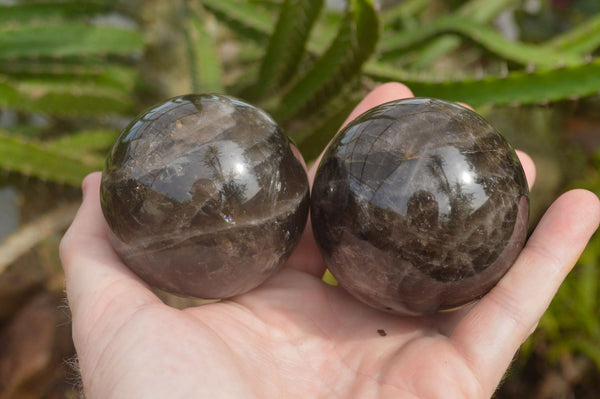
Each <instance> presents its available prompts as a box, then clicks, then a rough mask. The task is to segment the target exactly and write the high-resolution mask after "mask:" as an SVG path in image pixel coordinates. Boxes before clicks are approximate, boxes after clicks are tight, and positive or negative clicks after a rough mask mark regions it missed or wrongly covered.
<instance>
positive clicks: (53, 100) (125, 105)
mask: <svg viewBox="0 0 600 399" xmlns="http://www.w3.org/2000/svg"><path fill="white" fill-rule="evenodd" d="M17 108H19V109H22V110H27V111H36V112H43V113H46V114H51V115H62V116H74V115H76V116H99V115H107V114H113V113H115V114H131V113H132V104H131V102H130V101H129V99H125V98H121V97H120V96H108V95H101V94H91V93H84V94H75V93H64V92H63V93H61V92H49V93H46V94H44V95H42V96H40V97H36V98H33V99H31V100H28V101H26V102H25V103H22V104H19V105H18V106H17Z"/></svg>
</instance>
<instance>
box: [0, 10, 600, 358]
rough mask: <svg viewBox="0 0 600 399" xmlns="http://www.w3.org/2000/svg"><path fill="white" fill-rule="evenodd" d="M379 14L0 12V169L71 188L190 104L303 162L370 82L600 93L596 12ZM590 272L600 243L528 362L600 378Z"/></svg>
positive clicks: (595, 276) (532, 98) (466, 92)
mask: <svg viewBox="0 0 600 399" xmlns="http://www.w3.org/2000/svg"><path fill="white" fill-rule="evenodd" d="M383 3H384V4H385V7H378V6H376V4H375V3H374V0H348V1H347V2H346V7H345V8H344V9H343V10H341V11H339V10H335V9H332V8H329V7H326V2H325V1H324V0H177V1H171V2H169V1H152V0H135V1H129V2H125V1H119V0H107V1H89V0H85V1H84V0H61V1H40V0H36V1H30V0H27V1H25V0H22V1H12V2H3V3H0V4H2V5H0V169H2V170H5V171H8V172H9V173H11V174H15V175H17V176H32V177H35V178H36V179H39V180H42V181H49V182H51V184H54V183H59V184H65V185H68V186H77V185H79V183H80V182H81V179H82V178H83V176H85V174H87V173H89V172H90V171H93V170H98V169H101V168H102V165H103V158H104V154H105V153H106V151H107V150H108V149H109V148H110V146H111V144H112V142H114V140H115V138H116V136H117V135H118V132H119V130H120V129H121V128H122V127H123V126H124V125H125V124H126V123H127V121H128V120H130V119H131V118H132V117H133V116H134V115H135V114H136V113H138V112H139V111H141V110H142V109H143V108H144V107H147V106H150V105H152V104H153V103H154V102H156V101H160V100H163V99H164V98H165V97H171V96H175V95H179V94H183V93H184V92H223V93H227V94H230V95H233V96H237V97H241V98H243V99H245V100H247V101H249V102H251V103H253V104H255V105H257V106H261V107H263V108H265V109H266V110H267V111H269V112H270V113H271V114H272V115H273V116H274V117H275V118H276V119H277V120H278V121H279V122H280V123H281V124H282V125H283V126H284V128H285V129H286V131H287V132H288V134H289V135H290V136H291V137H292V138H293V139H294V140H295V141H296V143H297V144H298V145H299V147H300V148H301V150H302V153H303V154H304V156H305V157H306V158H307V160H312V159H314V158H316V156H317V155H318V154H319V153H320V152H321V150H322V149H323V147H324V146H325V145H326V143H327V142H328V141H329V139H330V138H331V137H332V136H333V135H334V134H335V132H336V131H337V129H338V127H339V126H340V124H341V123H342V122H343V120H344V119H345V118H346V116H347V115H348V113H349V112H350V110H351V109H352V108H353V107H354V106H355V105H356V104H357V102H358V101H359V100H360V99H361V98H362V97H363V96H364V94H365V93H366V92H368V91H369V89H371V88H372V87H374V86H375V85H376V84H378V83H379V82H385V81H401V82H403V83H405V84H407V85H408V86H409V87H410V88H411V89H412V90H413V92H414V93H415V95H417V96H430V97H437V98H443V99H447V100H451V101H461V102H465V103H468V104H470V105H472V106H475V107H481V106H498V105H523V104H527V105H540V104H543V105H547V104H559V105H560V104H564V103H568V102H571V103H573V102H574V101H576V100H577V99H581V98H586V97H590V96H595V95H597V94H598V93H599V92H600V57H598V54H599V51H598V50H599V49H600V6H599V5H598V4H600V3H598V2H597V1H595V0H568V1H567V0H564V1H558V0H554V1H541V0H540V1H524V0H523V1H521V0H468V1H465V0H453V1H441V0H404V1H386V2H383ZM532 8H533V9H532ZM488 109H489V108H488ZM522 134H523V135H526V134H527V132H526V131H525V132H523V133H522ZM586 168H587V169H586V171H587V172H586V173H587V174H586V178H585V179H584V180H583V181H579V182H577V185H578V186H583V187H587V188H588V189H591V190H592V191H594V192H596V193H598V192H600V176H599V173H598V170H599V169H600V156H596V157H595V158H593V161H590V162H589V163H588V164H587V166H586ZM572 184H573V183H572ZM599 263H600V238H598V236H596V237H595V238H594V240H593V241H592V243H591V244H590V245H589V247H588V250H587V251H586V252H585V253H584V255H583V257H582V259H581V261H580V263H579V265H578V266H577V268H576V269H575V272H574V273H573V274H572V276H570V277H569V278H568V280H567V282H566V283H565V285H564V287H563V288H562V289H561V291H560V292H559V294H558V295H557V297H556V299H555V301H554V302H553V304H552V306H551V307H550V309H549V311H548V313H547V314H546V316H545V317H544V319H543V320H542V322H541V324H540V330H539V333H538V334H536V335H535V336H534V337H533V341H530V342H529V343H528V344H527V345H526V346H525V347H524V351H523V353H524V356H528V355H530V354H531V353H533V349H532V350H529V351H528V350H527V348H533V347H534V346H535V343H536V342H541V341H543V342H545V343H548V345H549V346H550V347H551V348H552V349H551V350H548V351H546V352H544V356H547V359H548V361H550V362H552V361H555V360H556V359H557V358H558V357H560V354H561V353H563V352H565V351H575V352H578V353H582V354H584V355H585V356H587V357H589V358H590V359H592V360H593V361H594V362H595V363H596V364H597V365H598V366H599V367H600V349H599V348H600V345H599V343H600V314H599V310H598V309H599V306H598V303H599V301H600V291H599V289H598V281H600V266H599Z"/></svg>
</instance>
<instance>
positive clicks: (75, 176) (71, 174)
mask: <svg viewBox="0 0 600 399" xmlns="http://www.w3.org/2000/svg"><path fill="white" fill-rule="evenodd" d="M101 167H102V166H101V165H97V164H89V163H85V162H82V161H81V160H78V159H73V158H70V157H68V156H65V154H63V153H61V152H56V151H54V150H51V149H48V148H45V147H44V144H43V143H42V142H39V141H28V140H24V139H22V138H18V137H16V136H8V135H6V134H3V133H0V169H4V170H6V171H9V172H16V173H20V174H23V175H26V176H33V177H36V178H39V179H43V180H50V181H53V182H57V183H61V184H70V185H73V186H78V185H79V184H81V181H82V180H83V178H84V177H85V176H86V175H87V174H88V173H90V172H92V171H94V170H97V169H100V168H101Z"/></svg>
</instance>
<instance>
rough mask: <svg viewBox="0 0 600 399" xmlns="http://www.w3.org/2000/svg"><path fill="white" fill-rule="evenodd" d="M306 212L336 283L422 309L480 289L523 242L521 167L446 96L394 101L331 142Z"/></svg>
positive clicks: (389, 304) (381, 304) (465, 299)
mask: <svg viewBox="0 0 600 399" xmlns="http://www.w3.org/2000/svg"><path fill="white" fill-rule="evenodd" d="M311 204H312V205H311V220H312V226H313V231H314V234H315V238H316V240H317V242H318V244H319V246H320V248H321V250H322V253H323V256H324V259H325V263H326V265H327V267H328V268H329V270H330V271H331V273H332V274H333V275H334V276H335V277H336V279H337V280H338V282H339V284H340V285H341V286H342V287H343V288H345V289H346V290H347V291H348V292H349V293H350V294H352V295H354V296H355V297H356V298H358V299H359V300H361V301H362V302H364V303H366V304H368V305H371V306H372V307H375V308H377V309H381V310H384V311H388V312H392V313H397V314H408V315H424V314H431V313H435V312H437V311H442V310H449V309H453V308H456V307H460V306H462V305H465V304H467V303H469V302H471V301H473V300H475V299H477V298H480V297H481V296H483V295H484V294H485V293H487V292H488V291H489V290H490V289H491V288H492V287H493V286H494V285H495V284H496V283H497V282H498V280H499V279H500V278H501V277H502V276H503V275H504V274H505V273H506V271H507V270H508V269H509V268H510V266H511V265H512V263H513V261H514V260H515V258H516V256H517V255H518V253H519V252H520V250H521V249H522V247H523V245H524V242H525V237H526V232H527V219H528V213H529V190H528V187H527V182H526V179H525V174H524V172H523V169H522V167H521V164H520V162H519V159H518V158H517V155H516V154H515V152H514V150H513V149H512V148H511V146H510V145H509V144H508V143H507V142H506V140H505V139H504V138H503V137H502V136H501V135H500V134H499V133H498V132H497V131H496V130H495V129H494V128H493V127H492V126H490V124H489V123H488V122H486V121H485V120H484V119H483V118H482V117H480V116H479V115H477V114H476V113H475V112H473V111H471V110H469V109H466V108H464V107H462V106H460V105H457V104H454V103H449V102H445V101H441V100H435V99H426V98H413V99H406V100H398V101H392V102H389V103H386V104H383V105H380V106H378V107H375V108H373V109H371V110H370V111H367V112H366V113H364V114H362V115H360V116H359V117H358V118H356V119H355V120H354V121H352V122H351V123H350V124H349V125H348V126H346V127H345V128H344V129H343V130H342V131H340V132H339V133H338V135H337V136H336V137H335V138H334V139H333V141H332V142H331V143H330V145H329V147H328V149H327V151H326V153H325V155H324V156H323V159H322V160H321V163H320V165H319V168H318V171H317V174H316V178H315V182H314V185H313V191H312V199H311Z"/></svg>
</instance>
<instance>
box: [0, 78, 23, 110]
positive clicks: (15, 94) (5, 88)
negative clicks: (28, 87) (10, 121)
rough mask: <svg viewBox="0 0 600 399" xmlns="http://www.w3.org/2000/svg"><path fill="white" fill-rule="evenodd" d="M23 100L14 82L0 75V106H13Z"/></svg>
mask: <svg viewBox="0 0 600 399" xmlns="http://www.w3.org/2000/svg"><path fill="white" fill-rule="evenodd" d="M23 101H24V97H23V95H22V94H21V93H20V92H19V90H18V89H17V88H16V87H15V86H14V84H12V83H11V82H9V81H8V80H6V79H3V77H2V76H0V107H11V106H13V107H14V106H15V105H16V104H20V103H22V102H23Z"/></svg>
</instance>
